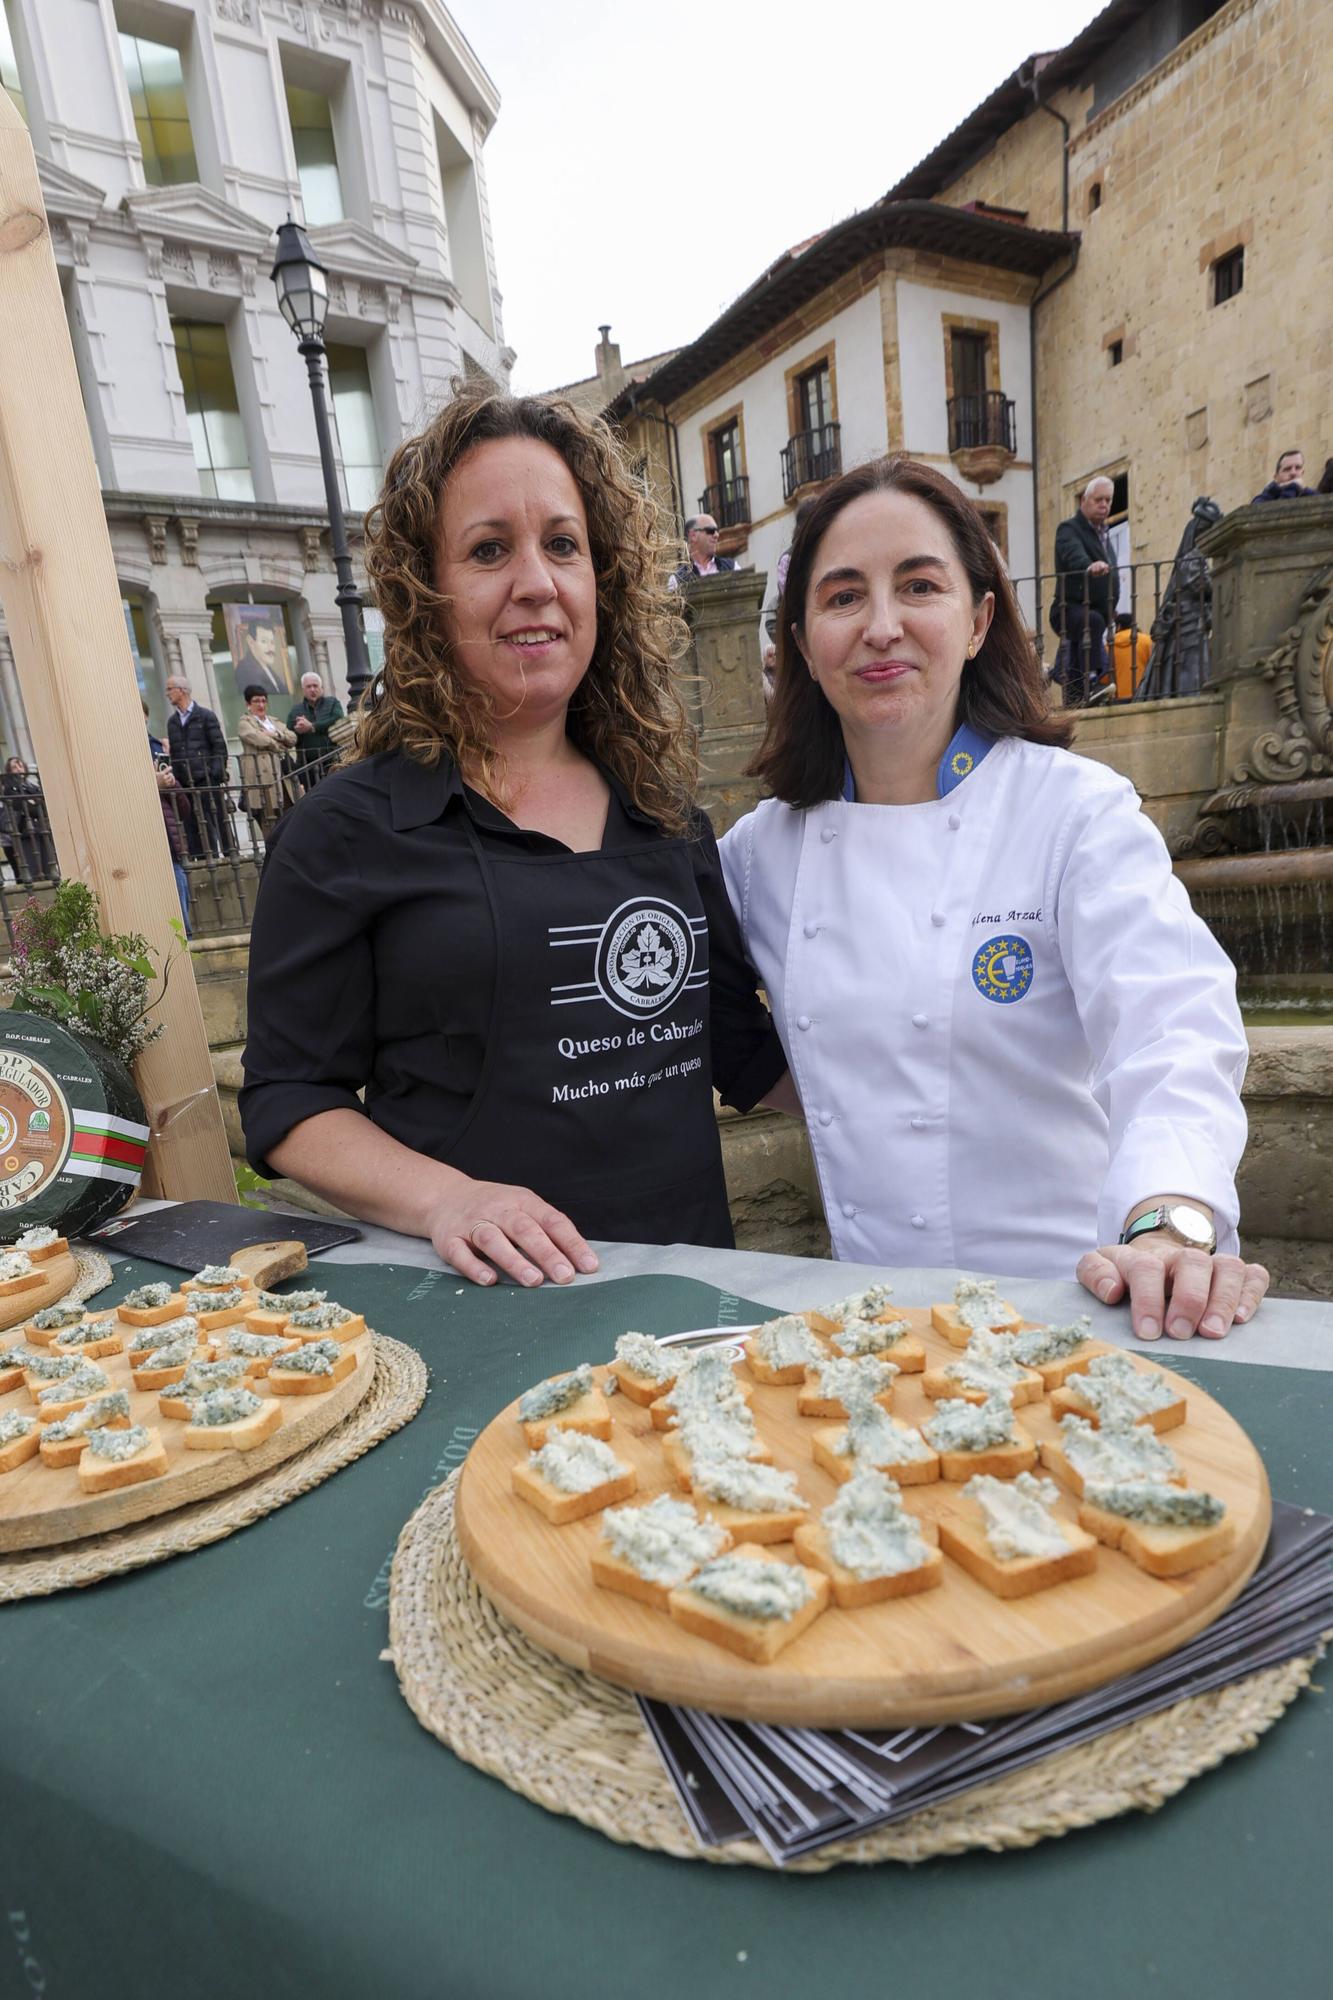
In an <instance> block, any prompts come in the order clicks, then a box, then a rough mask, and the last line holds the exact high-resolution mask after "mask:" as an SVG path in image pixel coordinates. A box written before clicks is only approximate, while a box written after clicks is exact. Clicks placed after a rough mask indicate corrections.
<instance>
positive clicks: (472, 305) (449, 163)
mask: <svg viewBox="0 0 1333 2000" xmlns="http://www.w3.org/2000/svg"><path fill="white" fill-rule="evenodd" d="M435 146H436V151H437V153H438V155H439V161H440V194H441V197H442V198H443V201H444V229H445V238H446V247H447V250H448V256H449V272H450V276H451V277H452V278H453V281H454V283H455V285H457V287H458V293H459V297H460V298H461V299H462V301H463V310H464V311H465V312H467V313H470V314H471V316H472V318H473V319H474V320H476V322H477V325H478V326H479V327H480V328H481V330H482V332H483V333H485V334H488V335H489V336H490V337H491V339H494V338H495V315H494V313H493V312H492V310H491V278H490V268H489V266H488V264H487V261H486V238H485V236H484V234H483V232H482V226H481V191H480V189H479V187H478V185H477V169H476V166H475V165H474V163H473V160H472V157H471V155H470V154H469V153H466V152H465V151H464V150H463V148H462V146H461V145H460V144H459V142H458V140H457V139H456V138H455V137H454V135H453V133H452V132H451V131H450V130H449V127H448V126H447V125H446V124H445V123H444V121H443V120H442V119H440V118H437V119H436V120H435Z"/></svg>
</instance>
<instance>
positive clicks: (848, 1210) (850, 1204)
mask: <svg viewBox="0 0 1333 2000" xmlns="http://www.w3.org/2000/svg"><path fill="white" fill-rule="evenodd" d="M842 1212H843V1214H844V1215H845V1216H846V1218H847V1220H848V1221H849V1222H850V1221H851V1219H852V1217H853V1216H854V1215H855V1214H856V1203H855V1202H854V1201H845V1202H844V1203H843V1205H842Z"/></svg>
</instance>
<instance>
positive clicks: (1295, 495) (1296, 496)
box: [1250, 450, 1315, 506]
mask: <svg viewBox="0 0 1333 2000" xmlns="http://www.w3.org/2000/svg"><path fill="white" fill-rule="evenodd" d="M1314 490H1315V489H1314V487H1313V486H1307V485H1306V483H1305V453H1304V452H1303V451H1300V450H1294V451H1284V452H1283V453H1282V454H1281V456H1280V457H1279V459H1278V462H1277V464H1276V465H1275V466H1274V468H1273V477H1272V478H1271V479H1270V480H1269V482H1268V484H1267V486H1265V488H1264V490H1263V492H1262V493H1256V494H1255V496H1254V499H1253V500H1252V501H1251V503H1250V504H1251V506H1257V505H1258V504H1259V502H1260V501H1261V500H1304V499H1306V498H1307V497H1308V496H1309V495H1310V494H1311V493H1313V492H1314Z"/></svg>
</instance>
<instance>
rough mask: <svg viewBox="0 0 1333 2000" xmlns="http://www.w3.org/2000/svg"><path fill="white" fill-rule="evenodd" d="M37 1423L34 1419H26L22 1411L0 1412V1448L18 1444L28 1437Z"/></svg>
mask: <svg viewBox="0 0 1333 2000" xmlns="http://www.w3.org/2000/svg"><path fill="white" fill-rule="evenodd" d="M35 1421H36V1420H35V1418H33V1417H25V1416H24V1414H23V1412H22V1411H21V1410H5V1411H3V1412H0V1446H3V1445H7V1444H17V1443H18V1441H19V1439H20V1438H25V1437H27V1436H28V1434H29V1432H30V1431H31V1430H32V1427H33V1424H34V1422H35ZM53 1428H54V1426H53Z"/></svg>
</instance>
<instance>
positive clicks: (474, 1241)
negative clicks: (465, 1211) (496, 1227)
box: [467, 1222, 491, 1250]
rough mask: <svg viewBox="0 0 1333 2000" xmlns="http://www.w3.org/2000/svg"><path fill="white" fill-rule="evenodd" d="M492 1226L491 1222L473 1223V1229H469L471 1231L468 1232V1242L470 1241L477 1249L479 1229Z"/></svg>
mask: <svg viewBox="0 0 1333 2000" xmlns="http://www.w3.org/2000/svg"><path fill="white" fill-rule="evenodd" d="M490 1226H491V1225H490V1223H489V1222H474V1223H473V1225H472V1227H471V1229H469V1231H468V1233H467V1240H468V1242H469V1243H470V1244H471V1245H472V1248H473V1249H474V1250H475V1249H476V1247H477V1231H478V1230H479V1229H489V1228H490Z"/></svg>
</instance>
